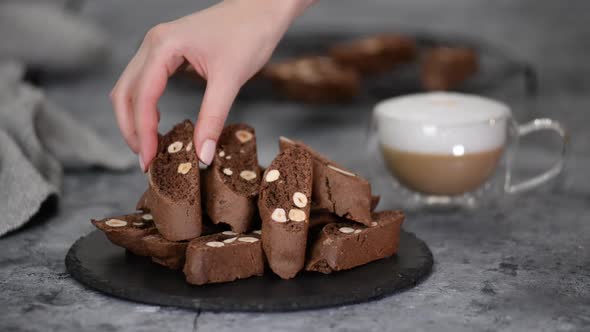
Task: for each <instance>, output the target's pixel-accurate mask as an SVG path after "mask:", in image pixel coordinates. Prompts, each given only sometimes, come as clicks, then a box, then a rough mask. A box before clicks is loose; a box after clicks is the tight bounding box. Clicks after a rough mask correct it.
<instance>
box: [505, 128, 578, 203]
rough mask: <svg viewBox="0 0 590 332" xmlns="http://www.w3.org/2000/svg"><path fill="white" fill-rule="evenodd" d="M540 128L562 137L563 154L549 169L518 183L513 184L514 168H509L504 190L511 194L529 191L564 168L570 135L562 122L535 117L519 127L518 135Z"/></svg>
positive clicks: (524, 134)
mask: <svg viewBox="0 0 590 332" xmlns="http://www.w3.org/2000/svg"><path fill="white" fill-rule="evenodd" d="M540 130H550V131H554V132H556V133H557V134H558V135H559V136H560V137H561V154H560V156H559V160H558V161H557V162H556V163H555V164H554V165H553V166H552V167H551V168H550V169H548V170H547V171H545V172H543V173H541V174H539V175H537V176H535V177H533V178H530V179H527V180H524V181H522V182H520V183H517V184H511V181H510V180H511V172H512V170H511V169H510V168H509V169H508V174H507V176H506V184H505V186H504V190H505V191H506V192H507V193H510V194H516V193H519V192H522V191H527V190H529V189H532V188H535V187H537V186H539V185H541V184H543V183H545V182H547V181H549V180H551V179H553V178H554V177H556V176H557V175H558V174H559V173H561V171H562V170H563V166H564V163H565V156H566V152H567V147H568V143H569V136H568V134H567V132H566V130H565V129H564V127H563V126H562V125H561V123H559V122H557V121H555V120H551V119H546V118H544V119H535V120H533V121H531V122H527V123H525V124H523V125H520V126H518V127H517V136H518V137H519V138H520V137H522V136H526V135H528V134H530V133H532V132H535V131H540Z"/></svg>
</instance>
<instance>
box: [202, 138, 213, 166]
mask: <svg viewBox="0 0 590 332" xmlns="http://www.w3.org/2000/svg"><path fill="white" fill-rule="evenodd" d="M214 154H215V141H213V140H212V139H208V140H206V141H205V142H204V143H203V145H201V151H200V152H199V159H200V160H201V161H202V162H203V163H204V164H206V165H207V166H208V165H210V164H211V161H213V155H214Z"/></svg>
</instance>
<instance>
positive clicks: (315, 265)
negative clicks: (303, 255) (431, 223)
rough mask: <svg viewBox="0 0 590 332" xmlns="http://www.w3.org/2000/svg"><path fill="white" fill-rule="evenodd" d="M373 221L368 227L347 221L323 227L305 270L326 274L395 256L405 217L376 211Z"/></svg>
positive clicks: (395, 213)
mask: <svg viewBox="0 0 590 332" xmlns="http://www.w3.org/2000/svg"><path fill="white" fill-rule="evenodd" d="M373 220H374V221H373V222H372V223H371V225H370V226H368V227H367V226H363V225H359V224H356V223H351V222H349V221H340V222H336V223H330V224H328V225H326V226H324V228H323V229H322V230H321V232H320V234H319V236H317V237H316V239H315V241H314V243H312V244H311V248H310V251H309V258H308V260H307V263H306V267H305V269H306V270H307V271H317V272H321V273H326V274H328V273H332V272H334V271H341V270H348V269H351V268H354V267H357V266H360V265H364V264H367V263H369V262H372V261H375V260H378V259H382V258H385V257H389V256H392V255H393V254H395V253H396V252H397V249H398V246H399V235H400V231H401V225H402V222H403V221H404V214H403V213H402V212H401V211H384V212H377V213H374V214H373Z"/></svg>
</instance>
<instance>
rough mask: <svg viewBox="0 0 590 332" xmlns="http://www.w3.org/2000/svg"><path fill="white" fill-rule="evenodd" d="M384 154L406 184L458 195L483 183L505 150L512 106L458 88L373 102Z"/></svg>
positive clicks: (424, 190) (434, 192)
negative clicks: (459, 91) (460, 91)
mask: <svg viewBox="0 0 590 332" xmlns="http://www.w3.org/2000/svg"><path fill="white" fill-rule="evenodd" d="M375 114H376V120H377V134H378V139H379V144H380V148H381V152H382V155H383V159H384V160H385V164H386V166H387V168H388V169H389V171H390V172H391V173H392V175H393V176H394V177H395V178H396V179H397V180H398V181H399V182H400V183H401V184H402V185H404V186H405V187H407V188H409V189H411V190H413V191H416V192H420V193H423V194H428V195H449V196H452V195H460V194H463V193H467V192H470V191H473V190H475V189H477V188H478V187H480V186H481V185H483V184H484V183H485V182H486V181H487V180H488V179H489V178H490V177H491V176H492V175H493V174H494V171H495V170H496V168H497V165H498V164H499V161H500V160H501V158H502V155H503V152H504V150H505V143H506V137H507V128H508V121H509V119H510V110H509V109H508V108H507V107H506V106H505V105H504V104H502V103H499V102H496V101H493V100H490V99H486V98H483V97H478V96H471V95H463V94H457V93H427V94H416V95H410V96H405V97H399V98H394V99H390V100H387V101H384V102H382V103H380V104H378V105H377V107H376V108H375Z"/></svg>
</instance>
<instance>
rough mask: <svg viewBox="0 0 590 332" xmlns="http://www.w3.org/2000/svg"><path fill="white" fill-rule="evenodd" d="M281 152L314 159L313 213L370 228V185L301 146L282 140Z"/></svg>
mask: <svg viewBox="0 0 590 332" xmlns="http://www.w3.org/2000/svg"><path fill="white" fill-rule="evenodd" d="M279 145H280V149H281V151H287V150H288V149H290V148H293V147H297V148H301V149H304V150H306V151H307V152H309V153H310V154H311V156H312V158H313V190H312V197H311V200H312V201H313V203H314V210H315V209H318V210H326V211H328V212H332V213H335V214H337V215H338V216H341V217H344V218H347V219H350V220H353V221H356V222H359V223H362V224H364V225H367V226H369V225H370V224H371V222H372V219H371V202H372V197H371V185H370V184H369V182H368V181H367V180H365V179H363V178H362V177H360V176H358V175H357V174H355V173H353V172H351V171H349V170H347V169H345V168H344V167H342V166H340V165H338V164H336V163H335V162H333V161H331V160H329V159H327V158H326V157H324V156H322V155H321V154H319V153H318V152H316V151H314V150H313V149H312V148H310V147H309V146H307V145H305V144H304V143H302V142H298V141H292V140H290V139H288V138H286V137H281V138H280V140H279Z"/></svg>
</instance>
